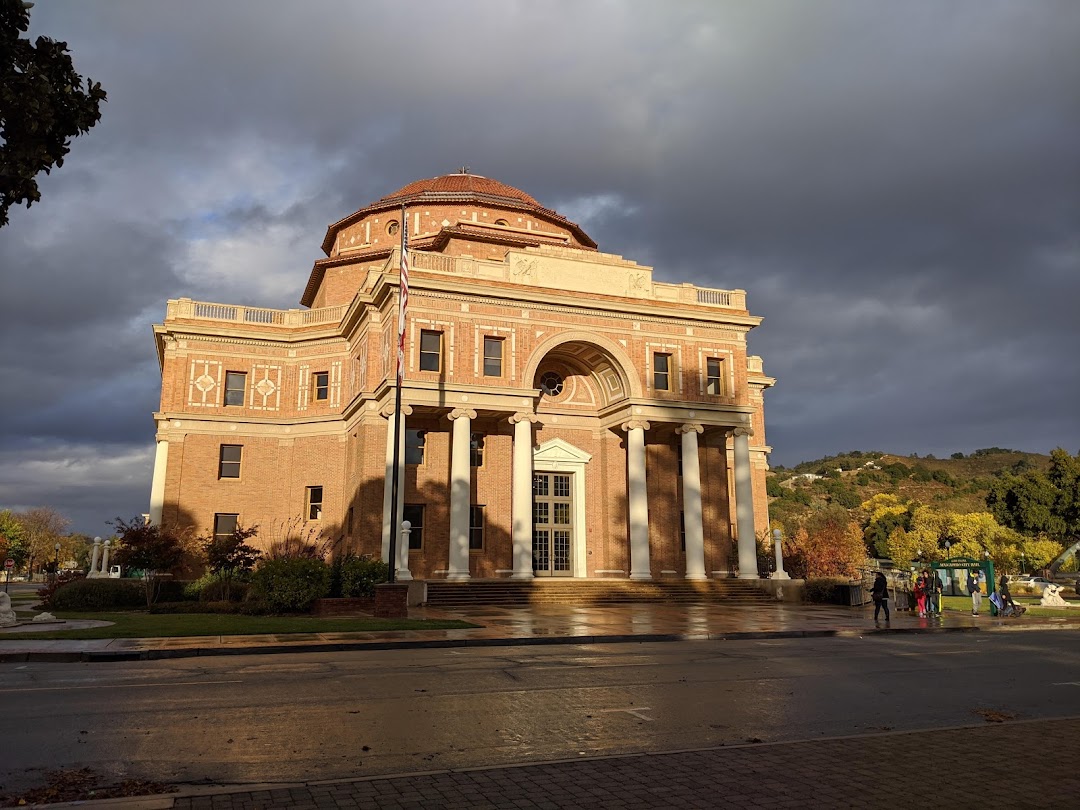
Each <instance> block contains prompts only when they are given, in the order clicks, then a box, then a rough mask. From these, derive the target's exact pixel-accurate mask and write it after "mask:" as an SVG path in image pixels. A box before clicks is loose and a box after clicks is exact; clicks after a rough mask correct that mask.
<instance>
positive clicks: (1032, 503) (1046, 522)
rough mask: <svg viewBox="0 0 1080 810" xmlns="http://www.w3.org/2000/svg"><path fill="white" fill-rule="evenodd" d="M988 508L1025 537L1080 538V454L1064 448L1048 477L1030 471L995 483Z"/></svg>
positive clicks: (1058, 451)
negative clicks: (1025, 535)
mask: <svg viewBox="0 0 1080 810" xmlns="http://www.w3.org/2000/svg"><path fill="white" fill-rule="evenodd" d="M986 504H987V506H989V507H990V510H991V511H992V512H993V513H994V517H996V518H997V519H998V520H999V521H1000V522H1001V523H1003V524H1004V525H1006V526H1009V527H1010V528H1013V529H1016V530H1017V531H1018V532H1021V533H1023V534H1029V535H1035V534H1045V535H1047V536H1048V537H1050V538H1052V539H1055V540H1066V539H1075V538H1077V537H1080V454H1077V455H1076V456H1075V457H1073V456H1070V455H1069V454H1068V453H1067V452H1066V451H1065V450H1062V449H1061V448H1060V447H1059V448H1057V449H1056V450H1054V451H1053V452H1052V453H1051V454H1050V469H1049V470H1048V471H1047V472H1046V473H1042V472H1040V471H1038V470H1028V471H1027V472H1024V473H1022V474H1021V475H1005V476H1002V477H1001V478H1000V479H998V480H997V481H995V482H994V484H993V485H992V486H991V488H990V494H989V495H988V496H987V498H986Z"/></svg>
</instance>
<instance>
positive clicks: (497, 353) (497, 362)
mask: <svg viewBox="0 0 1080 810" xmlns="http://www.w3.org/2000/svg"><path fill="white" fill-rule="evenodd" d="M502 361H503V339H502V338H493V337H486V338H484V376H485V377H501V376H502Z"/></svg>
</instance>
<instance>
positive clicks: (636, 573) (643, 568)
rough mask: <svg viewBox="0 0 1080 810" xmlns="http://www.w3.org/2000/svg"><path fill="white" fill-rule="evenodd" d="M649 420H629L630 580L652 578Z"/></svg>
mask: <svg viewBox="0 0 1080 810" xmlns="http://www.w3.org/2000/svg"><path fill="white" fill-rule="evenodd" d="M649 427H650V425H649V423H648V422H646V421H644V420H640V419H635V420H632V421H629V422H625V423H623V425H622V429H623V430H625V431H626V483H627V487H626V488H627V493H626V495H627V501H628V502H629V511H630V579H652V571H651V570H650V568H649V491H648V487H647V486H646V482H645V431H646V430H648V429H649Z"/></svg>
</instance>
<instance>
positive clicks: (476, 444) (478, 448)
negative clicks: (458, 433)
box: [469, 433, 484, 467]
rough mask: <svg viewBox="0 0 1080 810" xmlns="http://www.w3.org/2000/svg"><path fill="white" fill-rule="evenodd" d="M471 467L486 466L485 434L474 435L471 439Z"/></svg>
mask: <svg viewBox="0 0 1080 810" xmlns="http://www.w3.org/2000/svg"><path fill="white" fill-rule="evenodd" d="M469 466H470V467H483V466H484V434H483V433H474V434H472V437H471V438H470V439H469Z"/></svg>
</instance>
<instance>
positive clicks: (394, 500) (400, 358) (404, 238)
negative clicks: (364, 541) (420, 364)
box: [388, 203, 409, 582]
mask: <svg viewBox="0 0 1080 810" xmlns="http://www.w3.org/2000/svg"><path fill="white" fill-rule="evenodd" d="M406 217H407V213H406V211H405V204H404V203H402V205H401V265H400V267H399V268H398V273H399V280H398V335H397V339H398V346H397V383H396V384H395V386H394V472H393V474H392V476H391V481H392V484H391V487H390V577H389V580H388V581H389V582H394V581H396V579H397V564H398V560H397V544H398V535H399V534H400V532H401V526H400V522H399V520H398V517H399V516H398V492H399V488H400V486H401V481H400V480H399V474H398V470H399V469H400V464H401V380H402V377H404V375H405V308H406V306H407V304H408V300H409V271H408V266H409V257H408V253H407V251H408V249H409V238H408V235H407V233H408V228H409V221H408V219H407V218H406Z"/></svg>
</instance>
